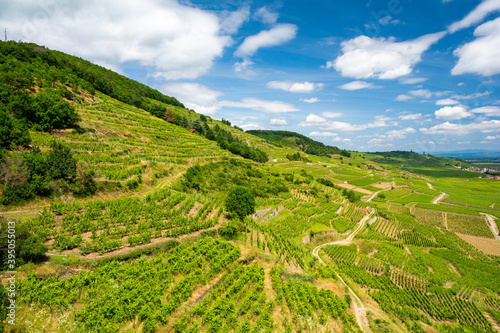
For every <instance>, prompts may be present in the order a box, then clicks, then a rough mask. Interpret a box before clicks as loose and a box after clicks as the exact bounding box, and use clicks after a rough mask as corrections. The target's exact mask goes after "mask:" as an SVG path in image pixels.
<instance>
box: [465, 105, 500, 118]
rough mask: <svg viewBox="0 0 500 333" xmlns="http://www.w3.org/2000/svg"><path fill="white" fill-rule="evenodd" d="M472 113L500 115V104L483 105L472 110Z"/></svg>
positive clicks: (489, 115)
mask: <svg viewBox="0 0 500 333" xmlns="http://www.w3.org/2000/svg"><path fill="white" fill-rule="evenodd" d="M470 112H472V113H482V114H484V115H485V116H486V117H500V107H498V106H483V107H480V108H476V109H472V110H470Z"/></svg>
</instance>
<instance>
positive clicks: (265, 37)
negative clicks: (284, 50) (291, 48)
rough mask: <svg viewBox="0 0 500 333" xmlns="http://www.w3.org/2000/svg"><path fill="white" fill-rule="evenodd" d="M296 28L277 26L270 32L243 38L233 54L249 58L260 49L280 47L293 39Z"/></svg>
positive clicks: (284, 25)
mask: <svg viewBox="0 0 500 333" xmlns="http://www.w3.org/2000/svg"><path fill="white" fill-rule="evenodd" d="M297 29H298V28H297V26H296V25H294V24H278V25H276V26H275V27H274V28H272V29H270V30H263V31H261V32H259V33H258V34H256V35H253V36H249V37H247V38H245V40H244V41H243V43H242V44H241V45H240V46H239V47H238V49H237V50H236V51H235V52H234V55H235V56H237V57H242V58H245V57H250V56H252V55H254V54H255V53H256V52H257V51H258V50H259V49H260V48H263V47H272V46H277V45H282V44H284V43H286V42H288V41H290V40H292V39H294V38H295V35H296V34H297Z"/></svg>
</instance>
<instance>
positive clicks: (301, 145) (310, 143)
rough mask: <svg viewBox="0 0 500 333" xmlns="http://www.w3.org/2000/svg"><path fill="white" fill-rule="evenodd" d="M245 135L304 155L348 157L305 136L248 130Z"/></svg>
mask: <svg viewBox="0 0 500 333" xmlns="http://www.w3.org/2000/svg"><path fill="white" fill-rule="evenodd" d="M247 133H249V134H252V135H255V136H258V137H259V138H262V139H265V140H267V141H270V142H274V143H276V144H279V145H281V146H285V147H292V148H296V149H299V150H301V151H303V152H305V153H306V154H311V155H317V156H330V155H334V154H337V155H339V154H341V155H343V156H350V155H349V153H348V152H347V151H346V150H342V149H339V148H338V147H332V146H327V145H325V144H323V143H321V142H318V141H315V140H313V139H311V138H309V137H307V136H305V135H302V134H299V133H295V132H290V131H272V130H249V131H247Z"/></svg>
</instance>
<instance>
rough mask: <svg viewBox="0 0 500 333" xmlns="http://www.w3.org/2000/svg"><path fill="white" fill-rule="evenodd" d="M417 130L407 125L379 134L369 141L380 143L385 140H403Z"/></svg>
mask: <svg viewBox="0 0 500 333" xmlns="http://www.w3.org/2000/svg"><path fill="white" fill-rule="evenodd" d="M416 132H417V130H416V129H414V128H412V127H407V128H404V129H400V130H393V131H389V132H386V133H385V134H379V135H377V137H376V138H373V139H371V140H370V141H368V144H370V145H379V144H381V143H383V142H388V141H394V140H402V139H405V138H406V135H407V134H411V133H416Z"/></svg>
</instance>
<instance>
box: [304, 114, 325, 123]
mask: <svg viewBox="0 0 500 333" xmlns="http://www.w3.org/2000/svg"><path fill="white" fill-rule="evenodd" d="M326 121H327V120H326V119H325V118H322V117H320V116H317V115H315V114H312V113H311V114H309V115H308V116H307V117H306V123H307V124H311V125H320V124H322V123H325V122H326Z"/></svg>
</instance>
